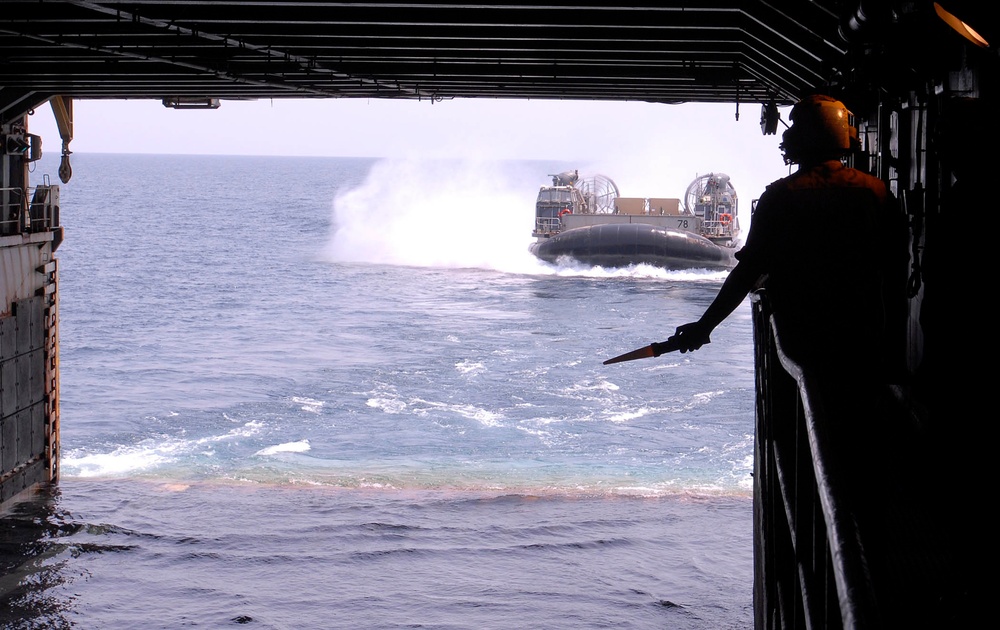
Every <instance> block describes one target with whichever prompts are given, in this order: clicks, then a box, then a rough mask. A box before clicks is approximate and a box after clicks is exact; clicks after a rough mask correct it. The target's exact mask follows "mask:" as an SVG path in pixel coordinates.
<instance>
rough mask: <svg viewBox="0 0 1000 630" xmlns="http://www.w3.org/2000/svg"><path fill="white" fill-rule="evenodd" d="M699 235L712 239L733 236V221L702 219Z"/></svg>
mask: <svg viewBox="0 0 1000 630" xmlns="http://www.w3.org/2000/svg"><path fill="white" fill-rule="evenodd" d="M701 233H702V234H704V235H705V236H712V237H719V238H724V237H731V236H732V235H733V220H728V221H723V220H718V219H704V220H702V222H701Z"/></svg>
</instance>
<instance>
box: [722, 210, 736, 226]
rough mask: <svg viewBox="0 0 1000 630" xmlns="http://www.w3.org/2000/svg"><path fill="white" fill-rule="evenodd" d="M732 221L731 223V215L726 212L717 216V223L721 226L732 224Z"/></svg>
mask: <svg viewBox="0 0 1000 630" xmlns="http://www.w3.org/2000/svg"><path fill="white" fill-rule="evenodd" d="M732 221H733V215H731V214H729V213H727V212H723V213H722V214H720V215H719V223H720V224H722V225H723V226H726V225H729V224H730V223H732Z"/></svg>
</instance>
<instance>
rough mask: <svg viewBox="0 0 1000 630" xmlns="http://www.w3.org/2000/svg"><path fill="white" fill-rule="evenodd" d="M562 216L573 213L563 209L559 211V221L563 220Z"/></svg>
mask: <svg viewBox="0 0 1000 630" xmlns="http://www.w3.org/2000/svg"><path fill="white" fill-rule="evenodd" d="M564 214H573V211H572V210H570V209H569V208H563V209H562V210H560V211H559V218H560V219H561V218H563V215H564Z"/></svg>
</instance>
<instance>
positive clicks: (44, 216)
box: [0, 176, 59, 236]
mask: <svg viewBox="0 0 1000 630" xmlns="http://www.w3.org/2000/svg"><path fill="white" fill-rule="evenodd" d="M58 226H59V186H57V185H52V184H50V183H49V182H48V178H47V176H46V178H45V180H44V183H43V184H39V185H37V186H30V187H28V189H27V190H24V189H22V188H0V236H10V235H14V234H22V233H26V232H44V231H46V230H51V229H53V228H56V227H58Z"/></svg>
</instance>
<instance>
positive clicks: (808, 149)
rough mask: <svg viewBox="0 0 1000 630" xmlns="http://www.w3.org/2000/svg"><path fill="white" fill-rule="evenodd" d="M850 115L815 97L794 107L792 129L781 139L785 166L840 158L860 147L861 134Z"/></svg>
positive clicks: (841, 107) (837, 103) (833, 101)
mask: <svg viewBox="0 0 1000 630" xmlns="http://www.w3.org/2000/svg"><path fill="white" fill-rule="evenodd" d="M850 117H851V112H850V111H848V110H847V107H846V106H845V105H844V104H843V103H841V102H840V101H838V100H837V99H835V98H831V97H829V96H823V95H821V94H816V95H813V96H807V97H805V98H803V99H802V100H800V101H799V102H798V103H796V104H795V105H794V106H793V107H792V111H791V113H789V115H788V118H789V120H791V121H792V126H791V127H789V128H788V129H787V130H785V133H784V134H782V136H781V144H780V145H779V147H778V148H779V149H781V152H782V156H783V157H784V159H785V164H801V163H802V162H803V161H806V162H809V161H822V160H829V159H835V158H840V157H843V156H844V155H846V154H847V153H848V152H849V151H851V150H852V149H853V148H854V146H855V144H856V143H857V137H858V132H857V130H856V129H855V128H854V127H852V126H851V123H850Z"/></svg>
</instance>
